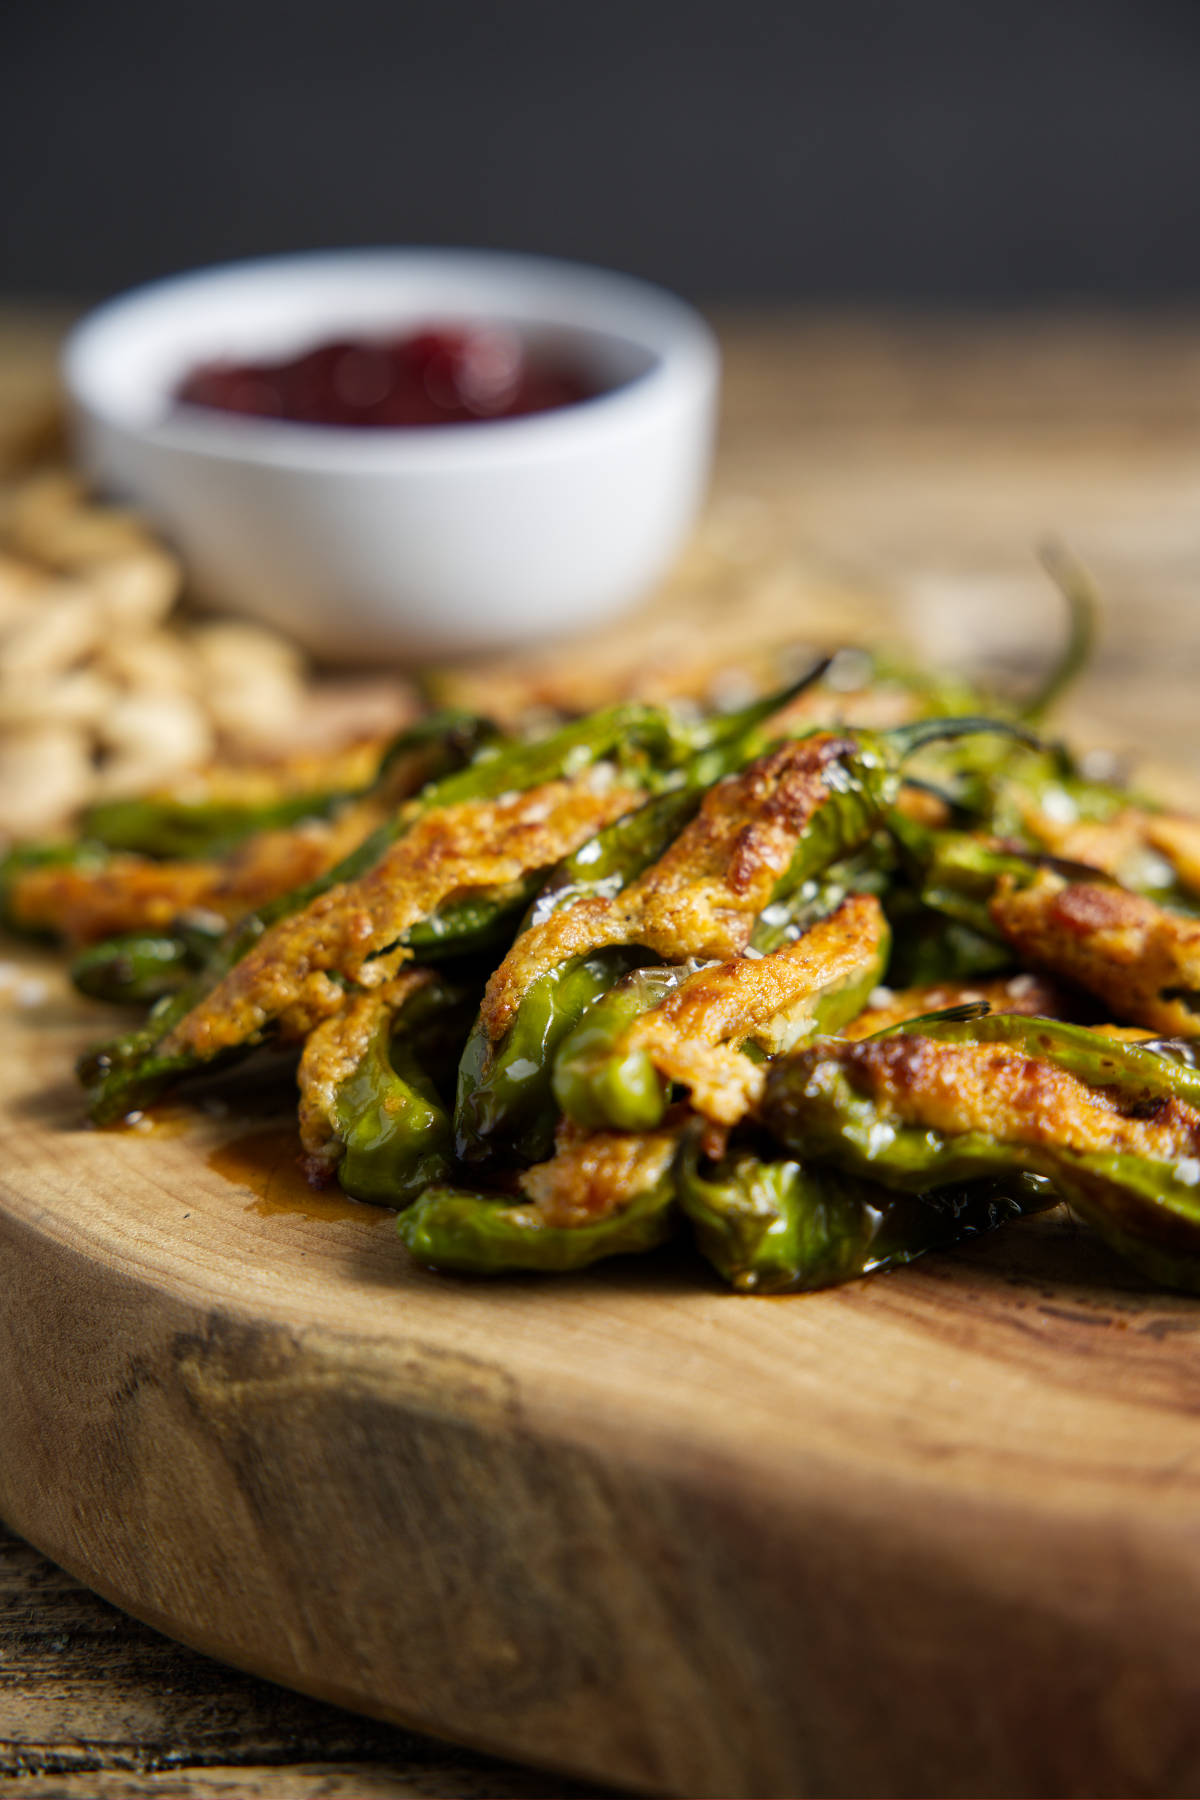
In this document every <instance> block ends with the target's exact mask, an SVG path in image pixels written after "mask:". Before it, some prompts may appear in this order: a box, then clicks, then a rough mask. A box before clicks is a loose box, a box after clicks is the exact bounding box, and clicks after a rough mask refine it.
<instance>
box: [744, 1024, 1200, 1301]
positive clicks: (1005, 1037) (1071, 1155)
mask: <svg viewBox="0 0 1200 1800" xmlns="http://www.w3.org/2000/svg"><path fill="white" fill-rule="evenodd" d="M904 1029H905V1028H904V1027H903V1026H901V1027H898V1028H897V1030H898V1031H903V1030H904ZM914 1035H919V1036H921V1037H926V1038H930V1039H932V1040H933V1041H934V1042H942V1043H950V1044H1003V1045H1007V1046H1009V1047H1012V1048H1014V1049H1016V1050H1019V1051H1020V1052H1021V1053H1022V1054H1023V1055H1025V1056H1027V1057H1030V1058H1033V1059H1037V1058H1041V1059H1043V1060H1044V1061H1046V1062H1047V1063H1050V1064H1052V1065H1053V1066H1054V1067H1056V1068H1058V1069H1061V1070H1063V1071H1064V1072H1065V1073H1067V1074H1069V1075H1073V1076H1075V1077H1076V1078H1077V1079H1078V1080H1080V1081H1081V1082H1083V1083H1085V1084H1086V1085H1087V1086H1088V1087H1091V1088H1093V1089H1095V1090H1097V1091H1098V1092H1099V1093H1101V1094H1104V1095H1107V1096H1111V1097H1112V1098H1113V1099H1114V1100H1116V1101H1117V1102H1118V1103H1119V1104H1120V1105H1121V1106H1122V1107H1123V1108H1125V1109H1126V1111H1127V1112H1132V1113H1133V1114H1134V1115H1135V1116H1136V1112H1137V1109H1139V1108H1150V1109H1153V1108H1154V1107H1155V1106H1156V1105H1161V1104H1162V1103H1163V1102H1164V1101H1167V1100H1176V1101H1178V1102H1180V1103H1181V1104H1182V1105H1183V1106H1184V1107H1187V1108H1189V1109H1191V1111H1192V1112H1194V1113H1195V1114H1196V1115H1197V1118H1196V1125H1197V1129H1198V1130H1200V1071H1197V1070H1196V1069H1194V1068H1190V1067H1188V1066H1187V1065H1185V1064H1183V1063H1181V1062H1176V1061H1175V1060H1174V1059H1173V1058H1171V1057H1168V1056H1165V1055H1161V1054H1158V1053H1156V1052H1155V1051H1153V1050H1147V1049H1146V1048H1144V1047H1143V1046H1141V1045H1138V1044H1129V1043H1121V1042H1119V1041H1116V1040H1114V1039H1112V1038H1108V1037H1105V1036H1103V1035H1102V1034H1100V1033H1098V1032H1092V1031H1088V1030H1087V1029H1086V1028H1085V1027H1083V1026H1078V1025H1065V1024H1062V1023H1060V1022H1058V1021H1056V1020H1050V1019H1029V1018H1021V1017H1018V1016H1017V1015H1014V1014H1004V1013H1001V1014H994V1015H992V1016H990V1017H987V1018H982V1019H977V1020H974V1021H962V1022H959V1021H945V1022H941V1023H939V1022H936V1021H929V1022H924V1023H921V1024H919V1025H917V1026H916V1029H915V1032H914ZM849 1049H850V1047H849V1046H843V1047H842V1049H841V1050H840V1051H839V1050H838V1049H836V1048H835V1047H834V1041H833V1040H826V1043H825V1045H813V1046H811V1047H809V1048H808V1049H806V1050H803V1051H800V1052H798V1053H797V1054H796V1055H794V1056H790V1057H785V1058H781V1059H780V1061H779V1062H778V1064H777V1065H776V1066H775V1067H774V1068H773V1069H772V1071H771V1073H770V1075H769V1076H768V1080H767V1091H766V1097H765V1100H764V1103H763V1108H762V1116H763V1121H764V1123H765V1125H766V1127H767V1129H768V1130H769V1131H770V1132H771V1134H772V1135H773V1136H774V1137H775V1138H776V1140H777V1141H778V1142H779V1143H780V1144H782V1145H783V1146H784V1147H785V1148H786V1149H788V1150H790V1151H792V1152H793V1153H795V1154H798V1155H801V1156H803V1157H804V1158H805V1159H811V1160H814V1161H817V1162H825V1163H829V1164H832V1165H833V1166H834V1167H835V1168H837V1169H840V1170H842V1171H843V1172H845V1173H848V1174H851V1175H855V1176H859V1177H863V1178H867V1179H874V1180H877V1181H880V1182H882V1183H884V1184H885V1185H886V1186H888V1187H891V1188H896V1189H900V1190H903V1191H905V1192H909V1193H913V1192H921V1191H924V1190H926V1189H928V1188H931V1187H935V1186H940V1185H943V1184H946V1183H952V1182H962V1181H971V1180H974V1179H978V1178H988V1179H999V1180H1006V1179H1011V1178H1012V1177H1013V1176H1015V1175H1018V1174H1021V1173H1024V1174H1028V1175H1037V1176H1041V1177H1043V1178H1044V1179H1045V1180H1047V1181H1049V1182H1050V1183H1051V1184H1052V1185H1053V1187H1054V1189H1055V1191H1056V1193H1057V1194H1058V1195H1059V1197H1060V1198H1062V1199H1064V1200H1066V1201H1068V1202H1069V1203H1070V1204H1071V1205H1072V1206H1073V1207H1074V1208H1075V1209H1076V1210H1077V1211H1078V1212H1079V1213H1080V1215H1081V1216H1082V1217H1083V1218H1084V1219H1085V1220H1086V1221H1087V1222H1088V1223H1089V1224H1090V1225H1092V1227H1093V1228H1094V1229H1095V1230H1096V1232H1097V1233H1098V1234H1099V1236H1100V1237H1102V1238H1103V1239H1104V1240H1105V1241H1106V1242H1107V1243H1108V1244H1109V1245H1110V1247H1111V1248H1112V1249H1114V1250H1115V1251H1116V1252H1117V1253H1118V1255H1120V1256H1122V1257H1124V1258H1125V1259H1126V1260H1127V1261H1128V1262H1130V1263H1131V1264H1132V1265H1133V1266H1134V1267H1135V1268H1137V1269H1138V1270H1140V1271H1141V1272H1142V1273H1143V1274H1145V1275H1147V1276H1149V1277H1150V1279H1152V1280H1153V1281H1156V1282H1159V1283H1161V1284H1162V1285H1164V1286H1166V1287H1177V1288H1183V1289H1185V1290H1187V1291H1189V1292H1193V1293H1195V1292H1200V1161H1197V1160H1196V1159H1193V1158H1191V1157H1189V1156H1186V1155H1181V1156H1165V1155H1164V1156H1140V1155H1134V1154H1131V1153H1130V1152H1128V1151H1122V1150H1119V1149H1114V1150H1111V1151H1106V1150H1095V1149H1092V1150H1079V1149H1075V1148H1073V1147H1070V1146H1069V1145H1067V1144H1065V1143H1061V1142H1053V1143H1047V1142H1038V1143H1025V1142H1021V1141H1017V1140H1015V1139H1014V1138H1013V1137H1011V1136H1009V1137H997V1136H995V1135H991V1134H989V1133H987V1132H986V1131H983V1130H977V1131H961V1132H955V1133H946V1132H942V1131H940V1130H938V1129H936V1128H933V1127H930V1126H926V1125H923V1124H921V1123H919V1122H915V1123H914V1122H901V1121H898V1120H896V1119H895V1118H892V1117H889V1116H887V1114H886V1113H885V1111H884V1110H883V1109H882V1108H881V1107H880V1106H879V1105H878V1104H877V1103H876V1102H875V1101H874V1100H873V1099H872V1098H871V1097H870V1095H868V1094H867V1093H865V1092H864V1091H862V1090H861V1089H860V1088H859V1087H858V1086H856V1085H855V1083H854V1081H853V1079H852V1075H851V1073H850V1071H849V1070H848V1068H847V1067H846V1066H844V1065H845V1064H847V1063H848V1062H852V1060H853V1051H851V1052H850V1055H849V1056H847V1050H849Z"/></svg>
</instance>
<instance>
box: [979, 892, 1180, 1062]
mask: <svg viewBox="0 0 1200 1800" xmlns="http://www.w3.org/2000/svg"><path fill="white" fill-rule="evenodd" d="M990 911H991V916H992V918H993V919H994V921H995V923H996V924H997V925H998V926H999V928H1000V930H1001V931H1002V932H1003V933H1004V936H1005V938H1006V939H1007V940H1008V942H1009V943H1010V944H1011V945H1012V946H1013V948H1014V949H1015V950H1016V951H1017V952H1018V954H1019V955H1020V956H1021V957H1022V958H1023V959H1024V960H1026V961H1028V962H1030V963H1033V964H1035V965H1037V966H1040V967H1042V968H1046V969H1050V970H1052V971H1053V972H1054V973H1055V974H1056V975H1062V976H1064V977H1066V978H1067V979H1068V980H1070V981H1075V982H1078V984H1079V986H1080V987H1083V988H1086V989H1087V990H1088V992H1089V993H1092V994H1096V995H1098V996H1099V997H1100V999H1102V1000H1103V1001H1104V1002H1105V1003H1106V1005H1107V1006H1109V1007H1110V1008H1111V1009H1112V1012H1113V1013H1114V1015H1115V1016H1116V1017H1117V1018H1118V1019H1120V1020H1122V1021H1123V1022H1124V1021H1129V1022H1132V1023H1134V1024H1137V1025H1144V1026H1146V1027H1147V1028H1148V1029H1150V1030H1152V1031H1159V1032H1163V1033H1167V1034H1169V1035H1171V1036H1176V1037H1194V1036H1196V1035H1197V1034H1200V1010H1193V1006H1192V1005H1189V1004H1187V999H1186V997H1187V996H1200V920H1195V919H1186V918H1184V917H1183V916H1182V915H1181V914H1179V913H1172V912H1168V911H1167V910H1166V909H1165V908H1164V907H1161V906H1158V905H1157V904H1156V903H1155V902H1154V901H1153V900H1147V899H1145V898H1143V896H1142V895H1140V894H1131V893H1128V892H1126V890H1125V889H1124V888H1119V887H1106V886H1103V885H1101V884H1100V883H1093V882H1070V883H1067V882H1064V881H1063V880H1062V879H1061V878H1060V877H1058V876H1056V875H1051V874H1049V873H1046V872H1043V873H1042V874H1040V875H1039V876H1038V878H1037V879H1036V880H1035V881H1034V882H1033V883H1031V884H1030V886H1028V887H1024V888H1018V887H1016V886H1015V885H1014V883H1013V882H1012V880H1011V878H1009V877H1005V878H1004V880H1002V881H1001V883H1000V885H999V887H998V889H997V892H996V894H995V897H994V898H993V900H992V902H991V907H990ZM1195 1007H1196V1008H1197V1009H1200V997H1198V998H1196V1000H1195Z"/></svg>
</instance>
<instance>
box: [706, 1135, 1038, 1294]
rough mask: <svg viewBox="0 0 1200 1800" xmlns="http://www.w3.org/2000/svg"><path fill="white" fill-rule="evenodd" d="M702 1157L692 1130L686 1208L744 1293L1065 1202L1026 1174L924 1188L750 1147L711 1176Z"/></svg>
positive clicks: (835, 1278)
mask: <svg viewBox="0 0 1200 1800" xmlns="http://www.w3.org/2000/svg"><path fill="white" fill-rule="evenodd" d="M699 1164H700V1157H699V1136H698V1134H697V1133H696V1132H694V1131H688V1132H687V1133H685V1135H684V1138H683V1140H682V1142H681V1145H680V1154H679V1158H678V1160H677V1162H676V1193H677V1198H678V1200H679V1206H680V1210H681V1211H682V1212H683V1213H684V1214H685V1215H686V1216H687V1218H689V1219H690V1220H691V1223H692V1227H693V1229H694V1231H695V1234H696V1242H697V1244H698V1246H699V1248H700V1250H701V1252H702V1253H703V1255H704V1256H706V1257H707V1258H708V1261H709V1262H710V1263H711V1264H712V1265H713V1267H714V1268H715V1269H716V1271H717V1273H718V1274H720V1275H722V1276H724V1278H725V1280H726V1281H728V1282H730V1283H731V1285H732V1286H733V1287H735V1288H736V1289H737V1290H738V1291H739V1292H740V1293H744V1294H750V1293H758V1294H778V1293H787V1292H795V1291H799V1290H805V1291H807V1290H811V1289H813V1288H822V1287H834V1286H836V1285H837V1284H838V1283H839V1282H843V1281H852V1280H854V1279H855V1277H856V1276H860V1275H869V1274H871V1273H874V1272H876V1271H878V1270H882V1269H891V1268H896V1267H898V1266H900V1265H901V1264H903V1263H909V1262H912V1261H913V1260H914V1259H915V1258H916V1257H918V1256H923V1255H924V1254H925V1252H926V1251H927V1250H942V1249H948V1248H950V1246H952V1245H954V1244H958V1243H961V1242H962V1241H963V1240H964V1239H966V1238H968V1237H973V1236H975V1235H976V1234H977V1233H979V1232H984V1231H993V1230H995V1229H996V1227H997V1226H999V1225H1002V1224H1004V1223H1005V1222H1006V1220H1008V1219H1010V1218H1014V1217H1018V1216H1020V1215H1021V1214H1023V1213H1029V1212H1034V1211H1040V1210H1041V1209H1043V1208H1044V1207H1046V1206H1053V1205H1055V1204H1056V1203H1057V1196H1056V1195H1055V1194H1054V1193H1053V1191H1052V1189H1051V1188H1050V1185H1049V1183H1047V1182H1044V1181H1040V1180H1038V1179H1037V1178H1036V1177H1033V1176H1027V1175H1015V1176H1013V1177H1011V1178H1009V1179H1008V1180H1007V1181H1006V1182H1005V1181H995V1182H986V1181H985V1182H972V1183H969V1184H967V1185H965V1186H962V1187H958V1188H942V1189H939V1190H936V1191H935V1192H932V1193H927V1194H924V1195H921V1196H917V1195H912V1194H898V1193H895V1192H890V1191H889V1190H888V1189H887V1188H884V1187H880V1186H878V1185H877V1184H876V1183H874V1182H869V1181H863V1180H861V1179H859V1178H857V1177H855V1176H853V1175H846V1174H842V1173H841V1172H839V1171H838V1170H836V1169H831V1168H827V1167H819V1166H814V1165H812V1164H810V1163H801V1162H797V1161H795V1160H792V1159H788V1160H784V1161H780V1162H764V1161H763V1160H762V1159H761V1158H759V1157H757V1156H755V1155H753V1154H752V1153H751V1152H750V1151H748V1150H738V1151H734V1152H732V1153H731V1154H730V1155H728V1156H726V1157H724V1158H723V1159H722V1160H721V1161H720V1162H718V1163H717V1164H715V1165H714V1167H713V1169H712V1170H711V1172H710V1173H709V1174H708V1175H702V1174H701V1173H700V1166H699Z"/></svg>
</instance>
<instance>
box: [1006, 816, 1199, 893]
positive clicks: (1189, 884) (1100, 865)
mask: <svg viewBox="0 0 1200 1800" xmlns="http://www.w3.org/2000/svg"><path fill="white" fill-rule="evenodd" d="M1021 821H1022V824H1023V825H1024V827H1025V829H1026V831H1027V832H1028V833H1029V835H1030V837H1032V838H1033V839H1034V841H1035V842H1036V843H1037V844H1038V845H1039V846H1040V847H1041V848H1042V849H1044V850H1048V851H1049V852H1050V853H1051V854H1052V855H1053V856H1060V857H1064V858H1066V859H1067V860H1069V861H1070V862H1079V863H1087V864H1089V865H1090V866H1091V867H1092V868H1093V869H1100V870H1102V871H1103V873H1104V874H1105V875H1111V876H1113V877H1114V879H1116V880H1117V881H1121V882H1124V883H1126V884H1127V885H1128V886H1130V887H1138V886H1142V885H1161V883H1162V878H1163V877H1164V876H1165V875H1166V874H1167V872H1168V871H1167V870H1166V869H1163V868H1162V863H1163V862H1164V861H1165V862H1166V864H1167V865H1168V868H1169V871H1170V872H1171V873H1173V874H1174V876H1175V879H1176V880H1177V881H1178V882H1179V884H1180V886H1181V887H1182V888H1184V889H1185V890H1186V891H1187V892H1188V893H1189V894H1196V895H1200V819H1191V818H1188V817H1187V816H1186V814H1183V813H1157V812H1150V811H1148V810H1147V808H1145V807H1142V806H1123V807H1121V808H1120V810H1119V811H1118V812H1115V813H1114V814H1113V815H1112V816H1111V818H1107V819H1066V820H1062V819H1056V818H1055V817H1054V816H1053V815H1052V814H1051V813H1049V812H1046V811H1044V810H1043V809H1042V808H1040V807H1038V806H1034V805H1029V806H1026V807H1025V808H1023V809H1022V814H1021ZM1151 865H1157V869H1158V870H1159V871H1161V873H1160V874H1159V879H1158V882H1157V883H1154V882H1153V879H1151V881H1150V882H1147V880H1146V876H1147V874H1148V872H1149V869H1150V866H1151Z"/></svg>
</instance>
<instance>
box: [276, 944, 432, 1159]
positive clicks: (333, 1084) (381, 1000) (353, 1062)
mask: <svg viewBox="0 0 1200 1800" xmlns="http://www.w3.org/2000/svg"><path fill="white" fill-rule="evenodd" d="M433 979H434V977H433V972H432V970H430V969H403V970H402V971H401V973H400V974H399V975H397V976H396V977H395V978H394V980H392V981H388V982H385V983H384V985H383V986H382V987H377V988H373V989H372V990H371V991H370V992H369V993H365V994H363V993H356V994H347V993H344V992H343V993H342V1004H341V1006H340V1007H339V1008H338V1010H337V1012H336V1013H334V1014H333V1016H332V1017H330V1018H326V1019H324V1020H323V1021H322V1022H321V1023H320V1024H318V1025H316V1026H314V1028H313V1029H312V1030H311V1031H310V1032H309V1034H308V1036H307V1038H306V1040H305V1044H304V1052H303V1054H302V1056H301V1058H300V1066H299V1069H298V1070H297V1072H296V1079H297V1081H298V1083H299V1086H300V1142H301V1145H302V1146H303V1149H304V1151H305V1168H306V1172H307V1174H308V1176H309V1179H310V1180H312V1181H320V1180H324V1179H328V1177H329V1175H330V1173H331V1172H332V1170H333V1168H334V1167H335V1166H336V1163H337V1158H338V1146H337V1141H336V1127H335V1125H334V1107H335V1103H336V1099H337V1090H338V1088H339V1086H340V1085H341V1083H342V1082H343V1081H345V1080H346V1079H347V1077H348V1076H350V1075H353V1073H354V1071H355V1069H356V1068H357V1067H358V1065H359V1063H360V1062H361V1061H362V1059H363V1057H364V1056H365V1055H366V1053H367V1050H368V1048H369V1046H370V1043H371V1040H372V1038H373V1037H374V1035H375V1033H376V1031H377V1030H378V1029H379V1026H380V1024H381V1022H382V1021H383V1020H384V1019H385V1018H388V1017H390V1016H391V1014H392V1013H393V1012H395V1011H396V1009H397V1007H399V1006H402V1005H403V1004H404V1002H405V1001H406V1000H408V999H409V997H410V996H411V995H412V994H413V993H415V991H416V990H417V988H419V987H424V986H425V985H426V984H427V983H428V982H430V981H432V980H433Z"/></svg>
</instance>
